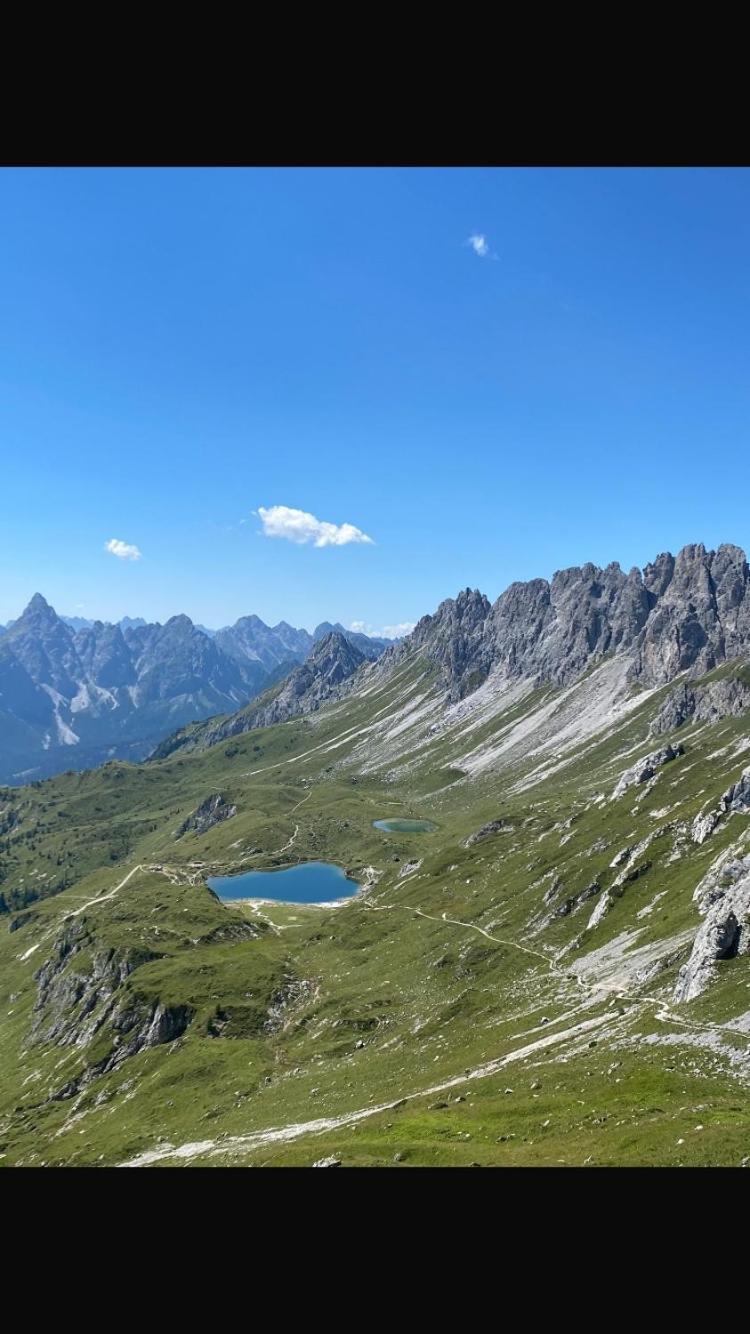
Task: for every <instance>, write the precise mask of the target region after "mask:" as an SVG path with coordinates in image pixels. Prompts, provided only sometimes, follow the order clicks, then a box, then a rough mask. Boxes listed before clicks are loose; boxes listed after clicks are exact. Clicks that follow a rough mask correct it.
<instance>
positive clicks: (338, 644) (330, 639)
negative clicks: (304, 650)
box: [303, 630, 367, 685]
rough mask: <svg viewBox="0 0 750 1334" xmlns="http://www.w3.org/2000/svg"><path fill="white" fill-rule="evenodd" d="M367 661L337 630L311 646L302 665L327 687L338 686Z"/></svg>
mask: <svg viewBox="0 0 750 1334" xmlns="http://www.w3.org/2000/svg"><path fill="white" fill-rule="evenodd" d="M366 661H367V659H366V657H365V655H364V653H360V651H359V649H358V648H357V647H356V645H354V644H352V643H351V642H350V640H349V639H347V638H346V637H345V635H342V634H341V633H340V631H338V630H332V631H331V633H330V634H327V635H325V637H324V638H323V639H319V640H318V641H317V643H316V644H314V645H313V647H312V649H311V651H310V656H309V657H308V659H307V662H306V663H304V664H303V667H304V668H307V669H308V670H309V671H310V672H311V674H312V675H313V676H315V677H317V678H319V679H321V680H324V681H326V682H327V683H328V684H329V685H338V684H339V683H340V682H341V681H345V680H346V679H347V677H349V676H351V675H352V674H353V672H356V670H357V668H358V667H361V666H362V663H363V662H366Z"/></svg>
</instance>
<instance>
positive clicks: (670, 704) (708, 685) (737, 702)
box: [651, 676, 750, 736]
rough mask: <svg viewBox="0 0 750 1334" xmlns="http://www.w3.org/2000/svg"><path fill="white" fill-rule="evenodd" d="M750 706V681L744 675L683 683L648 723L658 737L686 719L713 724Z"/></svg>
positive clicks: (673, 729) (742, 711)
mask: <svg viewBox="0 0 750 1334" xmlns="http://www.w3.org/2000/svg"><path fill="white" fill-rule="evenodd" d="M748 709H750V680H746V679H745V678H744V677H743V676H730V677H725V678H724V679H723V680H720V681H707V682H705V684H704V685H700V686H691V685H690V684H688V682H682V683H681V684H680V685H679V686H678V687H677V688H676V689H675V690H673V691H672V692H671V693H670V694H669V695H668V696H667V698H666V699H665V701H664V703H663V704H662V706H661V708H660V710H659V712H658V714H657V715H656V717H655V718H654V720H653V722H652V724H651V733H652V735H654V736H659V735H661V734H662V733H664V732H673V731H675V730H676V729H677V728H678V727H682V725H683V724H684V723H686V722H695V723H715V722H719V721H720V720H721V719H722V718H730V717H732V718H736V717H739V715H740V714H742V713H745V712H746V711H747V710H748Z"/></svg>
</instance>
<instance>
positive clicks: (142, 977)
mask: <svg viewBox="0 0 750 1334" xmlns="http://www.w3.org/2000/svg"><path fill="white" fill-rule="evenodd" d="M609 670H610V667H608V666H607V664H605V666H604V668H603V669H602V671H601V672H600V673H598V674H597V673H596V672H595V673H591V674H588V677H587V680H586V681H584V682H583V683H581V684H580V685H579V686H578V687H576V690H577V692H578V693H576V694H572V693H570V692H565V691H552V690H549V689H545V690H541V691H536V692H531V693H527V694H525V695H524V696H523V697H522V698H516V697H515V696H513V697H509V698H508V701H507V704H504V703H503V698H502V697H499V698H498V700H496V701H494V702H492V703H491V707H490V706H488V707H487V708H485V709H484V710H483V711H481V710H478V711H477V712H476V713H475V714H474V715H469V714H466V713H463V714H462V713H461V712H460V711H456V713H455V718H454V715H451V719H450V720H449V723H448V725H446V723H445V720H444V716H443V708H442V703H441V702H440V699H439V695H438V691H437V684H436V681H435V677H434V674H433V673H432V671H430V670H425V664H424V662H423V661H420V660H419V659H414V660H410V661H407V662H406V663H405V664H404V665H403V666H401V667H400V668H399V671H398V672H397V673H396V674H395V675H394V676H393V677H392V678H391V679H389V680H386V681H379V682H376V683H375V684H374V685H372V686H371V687H370V688H369V689H368V691H367V692H366V693H364V694H362V695H357V696H352V697H350V698H348V699H346V700H343V701H341V702H340V703H339V704H336V705H334V706H332V707H331V708H329V709H325V710H322V711H321V712H320V713H318V714H315V715H314V716H312V717H310V718H306V719H304V720H295V721H293V722H290V723H286V724H282V725H280V726H277V727H274V728H269V729H266V730H264V731H262V732H251V733H247V734H245V735H243V736H238V737H235V738H232V740H231V741H230V742H229V743H223V744H219V745H218V746H215V747H213V748H212V749H211V750H208V751H205V752H198V753H190V754H184V753H183V754H181V753H180V752H177V753H176V754H174V755H173V756H171V757H169V758H168V759H165V760H162V761H160V762H158V763H153V764H147V765H142V766H129V765H125V764H110V765H107V766H105V767H104V768H103V769H100V770H96V771H93V772H90V773H84V774H68V775H62V776H60V777H58V778H56V779H53V780H50V781H48V782H45V783H43V784H41V785H37V786H34V787H31V788H24V789H13V790H10V789H7V790H4V791H2V792H0V867H1V868H2V875H3V881H2V884H0V891H2V893H3V895H4V901H5V906H6V907H7V908H8V909H9V911H7V912H6V913H5V914H4V915H3V916H2V917H0V979H1V980H0V1066H1V1068H2V1070H3V1072H4V1078H3V1081H2V1093H1V1094H0V1153H2V1154H3V1155H4V1157H3V1158H2V1160H1V1161H2V1162H3V1163H4V1164H6V1165H8V1164H16V1163H23V1164H35V1165H37V1164H39V1163H46V1164H113V1163H121V1162H123V1163H124V1162H128V1161H132V1160H135V1161H142V1162H147V1163H151V1162H155V1163H163V1164H165V1165H178V1164H180V1163H193V1164H208V1163H210V1164H212V1165H219V1164H222V1163H228V1162H240V1163H247V1164H266V1163H271V1164H300V1163H304V1164H311V1163H313V1162H315V1161H316V1160H318V1159H320V1158H324V1157H326V1156H328V1155H334V1156H335V1157H337V1158H341V1160H342V1161H343V1163H344V1164H365V1165H375V1164H381V1165H382V1164H390V1163H393V1162H398V1163H402V1164H404V1165H420V1164H446V1165H454V1164H455V1165H458V1164H469V1163H474V1162H476V1163H479V1164H480V1165H495V1164H504V1163H514V1164H529V1165H532V1164H542V1163H553V1164H554V1163H558V1162H565V1163H566V1164H571V1165H574V1164H583V1163H586V1162H590V1163H592V1164H601V1163H623V1164H627V1163H639V1162H646V1163H681V1162H684V1163H694V1162H701V1163H726V1164H734V1163H738V1162H740V1161H741V1160H742V1158H743V1157H744V1156H746V1155H747V1154H748V1153H750V1145H749V1141H750V1100H749V1099H748V1086H747V1080H748V1078H750V1056H749V1053H748V1047H749V1046H750V1024H748V1022H747V1020H748V1016H750V955H747V954H743V955H741V956H740V957H737V958H734V959H729V960H726V961H723V962H721V963H720V964H719V965H717V970H716V980H715V982H714V984H713V986H712V987H711V988H710V989H709V990H708V991H707V992H706V993H705V994H704V995H703V996H701V997H699V998H698V999H697V1000H695V1001H692V1002H690V1003H688V1004H683V1005H680V1006H677V1005H675V1004H674V1003H673V1000H672V993H673V990H674V985H675V981H676V977H677V972H678V969H679V967H680V964H681V963H684V962H685V959H686V958H687V957H688V955H689V953H690V948H691V945H692V939H693V937H694V935H695V932H696V930H697V928H698V926H699V925H700V921H701V919H700V917H699V915H698V910H697V907H696V904H695V903H694V902H693V898H692V895H693V890H694V889H695V886H696V885H697V883H698V882H699V880H700V879H701V877H702V876H703V875H704V874H705V872H706V871H707V869H708V868H709V867H710V866H711V864H712V863H713V862H714V861H715V860H716V858H717V857H718V856H719V855H720V854H721V853H722V852H724V851H726V850H728V849H730V848H735V849H737V850H738V851H739V852H745V853H746V852H750V818H749V817H747V816H744V815H742V814H736V815H732V816H731V817H730V818H728V819H725V820H724V821H723V822H722V823H720V824H719V826H718V827H717V829H716V830H715V831H714V833H713V834H712V836H711V837H710V838H709V839H707V841H706V842H705V843H704V844H702V845H697V844H695V843H693V842H692V841H691V839H690V825H691V823H692V820H693V819H694V817H695V816H696V815H697V814H698V813H699V812H700V811H701V810H703V809H704V807H706V808H707V807H709V806H715V805H716V803H717V801H718V799H719V797H720V796H721V793H722V792H723V791H724V790H725V789H726V787H727V786H728V784H729V783H730V782H733V781H735V780H736V779H737V778H738V777H739V775H740V773H741V772H742V770H743V768H744V767H746V766H747V764H748V763H750V749H749V748H748V740H749V738H750V717H749V716H748V715H747V714H746V715H744V716H741V717H736V718H727V719H724V720H722V721H720V722H719V723H717V724H715V725H713V726H711V727H707V726H688V725H686V726H684V727H683V728H681V729H680V730H679V733H678V734H677V735H676V737H675V740H676V739H679V741H680V742H681V743H682V745H683V747H684V754H683V755H682V756H680V757H679V758H677V759H675V760H673V761H671V762H670V763H668V764H666V765H664V767H663V768H662V769H660V770H659V771H658V774H657V777H656V779H655V781H654V782H653V783H652V784H645V785H640V786H638V787H634V788H631V789H629V790H628V791H627V792H626V793H625V795H624V796H623V797H621V798H619V799H618V800H616V801H612V800H610V797H611V793H612V791H613V789H614V787H615V784H616V782H617V780H618V778H619V776H620V774H621V773H622V771H623V770H624V769H625V768H627V767H628V766H629V765H630V764H632V763H633V761H634V760H635V759H636V758H638V756H640V755H643V754H646V753H647V752H648V751H649V750H654V749H656V748H657V747H658V746H661V745H663V744H664V743H665V742H666V741H667V740H669V738H665V737H659V738H657V739H653V738H652V739H649V737H648V726H649V723H650V721H651V719H652V717H653V716H654V714H655V712H656V710H657V708H658V707H659V704H660V702H661V701H662V699H663V697H664V694H665V691H663V690H662V691H657V692H642V694H641V695H630V696H629V697H628V701H629V702H628V708H629V709H630V711H629V712H627V711H622V712H621V713H616V714H615V715H614V716H613V715H612V714H611V712H610V713H607V712H606V710H603V711H602V716H601V719H600V722H599V723H597V725H596V726H592V728H591V729H590V730H589V732H588V733H587V735H586V736H585V737H584V738H583V739H580V738H579V739H576V736H575V732H574V731H573V732H569V731H566V727H567V722H566V720H567V718H568V714H569V712H570V710H573V711H574V712H575V711H576V710H580V709H583V707H584V704H585V703H586V702H587V701H588V706H589V709H590V710H591V709H593V708H594V707H597V708H598V707H599V705H598V704H596V706H595V703H594V701H595V700H596V699H597V698H598V697H597V696H595V691H596V690H597V689H599V688H600V683H601V682H602V681H606V680H608V679H609V678H608V677H607V675H606V673H607V672H608V671H609ZM722 670H724V671H733V670H736V668H734V667H731V666H729V667H727V668H725V669H722ZM587 692H588V693H587ZM514 738H516V741H514ZM493 747H494V749H493ZM502 747H505V748H504V749H502ZM483 748H484V750H483ZM490 751H491V752H492V756H494V758H492V759H491V761H490V762H487V763H484V762H482V763H481V764H480V765H479V766H478V767H477V766H476V765H474V761H473V759H472V758H471V757H472V756H476V754H477V753H481V754H482V755H487V754H489V753H490ZM467 757H468V758H467ZM472 765H473V766H474V767H473V769H472V772H469V767H471V766H472ZM467 766H468V767H467ZM214 792H221V793H222V794H223V795H224V796H225V797H226V798H227V799H228V800H229V801H230V802H231V804H233V805H236V807H237V814H236V815H235V816H234V817H233V818H232V819H229V820H226V821H225V822H223V823H221V824H219V825H217V826H215V827H214V828H212V829H210V830H209V831H208V832H207V833H205V834H203V835H195V834H188V835H186V836H185V837H183V838H181V839H179V840H175V838H174V832H175V830H176V829H177V827H178V825H179V824H180V823H181V822H182V820H183V819H184V818H185V816H186V815H188V814H189V813H190V811H192V810H193V809H194V808H195V807H196V806H197V805H198V804H199V803H200V802H201V801H202V800H204V799H205V797H206V796H208V795H210V794H211V793H214ZM389 815H390V816H396V815H403V816H411V817H425V818H428V819H430V820H433V821H434V822H435V823H436V825H437V826H438V827H437V829H436V830H435V832H433V833H429V834H421V835H401V834H400V835H384V834H382V833H380V832H379V831H377V830H375V829H373V827H372V821H373V820H374V819H377V818H380V817H387V816H389ZM500 817H501V818H503V819H504V821H505V822H506V824H505V827H504V829H503V831H502V832H499V833H496V834H493V835H491V836H489V837H487V838H485V839H483V840H481V841H479V842H476V843H474V844H473V845H471V846H469V847H466V846H464V843H465V840H466V839H467V837H468V836H470V835H471V834H472V833H474V832H476V831H477V830H478V829H480V827H481V826H483V825H484V824H485V823H487V822H488V821H491V820H495V819H497V818H500ZM639 845H640V846H641V847H642V851H640V852H638V853H637V854H636V856H635V860H634V869H636V870H638V871H639V872H640V874H639V875H638V877H637V878H635V879H632V880H630V881H628V882H627V883H624V884H623V885H621V886H619V887H618V886H616V885H614V882H615V880H616V879H617V877H618V869H617V868H612V867H611V866H610V863H611V862H612V860H613V858H614V857H615V855H616V854H617V853H618V852H619V851H620V850H621V849H623V848H625V847H629V848H638V847H639ZM317 858H325V859H326V860H330V861H334V862H336V863H338V864H340V865H342V866H344V867H345V868H346V869H347V870H348V871H349V872H350V873H352V874H354V875H355V877H356V878H357V879H358V880H359V881H360V883H363V884H365V885H366V886H367V889H366V891H365V892H363V893H362V894H360V895H358V896H357V897H355V898H354V899H352V900H350V901H348V902H347V903H345V904H343V905H341V906H339V907H336V908H317V907H308V906H303V905H281V904H276V905H270V904H267V903H264V904H232V905H223V904H221V903H219V902H218V900H217V899H216V898H215V897H214V896H213V895H212V894H211V892H210V891H209V890H208V889H207V888H206V885H205V879H206V876H207V875H208V874H210V873H212V872H213V873H216V872H221V871H228V870H243V869H251V868H255V867H257V868H261V867H264V868H265V867H271V866H283V865H287V864H290V863H293V862H296V861H299V860H308V859H317ZM415 862H419V863H420V864H419V866H418V867H416V868H415V869H407V873H406V874H402V872H403V870H404V868H405V865H406V863H415ZM558 882H559V885H558ZM594 885H597V886H598V889H597V890H593V891H592V893H591V896H590V897H589V898H587V899H585V900H583V901H578V902H576V900H577V899H578V896H579V895H581V894H582V892H583V891H586V890H588V889H589V888H591V887H592V886H594ZM607 890H609V891H610V897H611V907H610V910H609V912H608V913H606V915H605V916H604V917H603V919H602V920H601V922H600V923H599V925H597V926H596V927H595V928H593V929H590V930H587V922H588V920H589V918H590V915H591V912H592V911H593V910H594V908H595V907H596V905H597V903H598V902H599V901H600V899H601V897H602V896H603V895H604V894H605V893H606V892H607ZM550 891H553V895H552V897H551V898H550V899H549V901H545V894H548V893H549V892H550ZM568 900H571V901H572V905H571V909H570V911H567V912H564V913H560V914H558V915H556V914H557V910H558V909H560V908H561V906H563V905H565V904H566V903H567V901H568ZM639 974H640V976H639ZM139 1043H140V1045H139ZM131 1048H132V1050H130V1049H131Z"/></svg>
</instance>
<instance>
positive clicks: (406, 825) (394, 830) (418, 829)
mask: <svg viewBox="0 0 750 1334" xmlns="http://www.w3.org/2000/svg"><path fill="white" fill-rule="evenodd" d="M372 823H373V825H374V826H375V828H376V829H382V831H383V833H384V834H431V833H433V831H434V830H435V829H437V825H436V824H433V822H432V820H373V822H372Z"/></svg>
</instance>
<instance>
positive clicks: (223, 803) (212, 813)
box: [175, 792, 237, 838]
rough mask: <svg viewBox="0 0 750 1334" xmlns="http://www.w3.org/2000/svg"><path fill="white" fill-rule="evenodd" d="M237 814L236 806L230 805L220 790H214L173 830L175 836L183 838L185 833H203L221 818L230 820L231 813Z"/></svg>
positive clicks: (219, 821)
mask: <svg viewBox="0 0 750 1334" xmlns="http://www.w3.org/2000/svg"><path fill="white" fill-rule="evenodd" d="M236 814H237V807H236V806H230V804H229V802H228V801H227V800H226V798H225V797H223V796H222V795H221V793H220V792H214V793H213V794H212V795H211V796H210V797H206V799H205V801H202V802H201V804H200V806H196V808H195V810H194V811H192V812H191V814H190V815H189V816H188V817H187V819H186V820H183V822H182V824H181V825H180V827H179V829H177V830H176V831H175V838H183V837H184V835H185V834H191V833H194V834H205V833H206V832H207V831H208V830H209V829H213V827H214V825H217V824H220V823H221V821H222V820H231V818H232V816H233V815H236Z"/></svg>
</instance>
